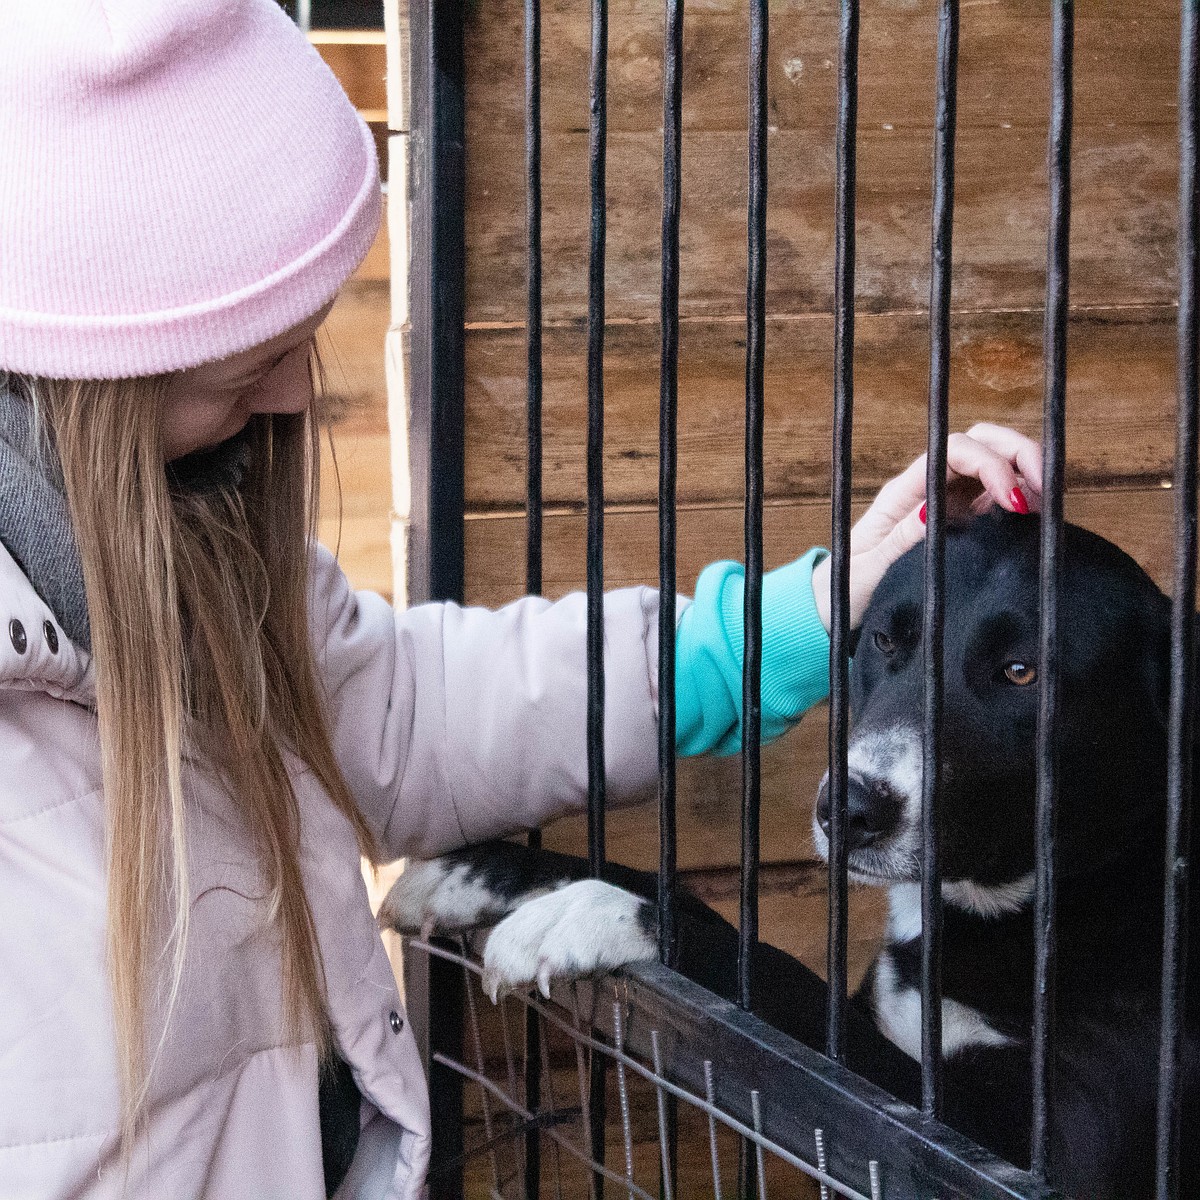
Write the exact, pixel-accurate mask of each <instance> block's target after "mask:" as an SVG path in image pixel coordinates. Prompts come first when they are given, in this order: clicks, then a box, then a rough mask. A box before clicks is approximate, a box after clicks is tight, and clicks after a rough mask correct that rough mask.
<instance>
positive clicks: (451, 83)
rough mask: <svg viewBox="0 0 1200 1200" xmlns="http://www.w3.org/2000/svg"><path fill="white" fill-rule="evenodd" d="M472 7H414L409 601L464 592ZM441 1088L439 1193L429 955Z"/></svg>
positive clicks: (448, 1086)
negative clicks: (467, 46) (467, 33)
mask: <svg viewBox="0 0 1200 1200" xmlns="http://www.w3.org/2000/svg"><path fill="white" fill-rule="evenodd" d="M463 11H464V6H463V5H462V4H461V3H458V2H448V3H439V4H414V5H413V6H412V9H411V32H410V37H411V47H412V49H411V55H412V98H413V130H412V137H411V141H410V155H411V159H412V164H411V168H410V172H409V177H410V178H411V179H415V180H417V181H418V186H417V189H416V192H415V194H414V197H413V263H412V272H411V283H410V303H411V314H412V332H411V335H410V355H411V363H412V400H411V403H412V416H411V423H410V459H409V462H410V469H411V472H412V483H413V488H412V523H411V527H410V534H409V597H408V598H409V600H410V601H412V602H414V603H415V602H420V601H423V600H461V599H462V597H463V507H464V492H463V444H464V439H463V419H464V406H463V379H464V360H463V295H464V290H465V289H464V286H463V285H464V279H465V269H464V261H465V260H464V217H463V203H464V195H465V179H466V174H465V163H464V154H463V137H464V90H463ZM427 994H428V995H430V996H436V997H437V1003H436V1004H431V1005H429V1012H428V1047H427V1050H428V1054H429V1062H430V1071H429V1091H430V1105H431V1108H432V1115H433V1157H434V1161H435V1162H445V1163H459V1164H460V1165H459V1166H457V1167H456V1168H454V1169H452V1170H448V1171H446V1172H445V1173H444V1174H441V1175H439V1176H438V1177H437V1179H436V1180H434V1181H433V1182H432V1184H431V1187H432V1193H431V1194H432V1195H433V1196H434V1197H435V1198H436V1200H459V1198H460V1197H461V1196H462V1195H463V1172H462V1167H461V1161H462V1152H463V1123H462V1101H463V1087H462V1078H461V1076H459V1075H458V1074H456V1073H455V1072H454V1071H450V1070H447V1069H446V1068H445V1067H442V1066H440V1065H439V1064H438V1063H437V1062H436V1061H435V1060H434V1055H437V1054H441V1055H445V1056H447V1057H450V1058H454V1059H461V1058H462V1052H463V1008H464V996H463V981H462V975H461V973H460V972H459V971H458V970H457V969H455V967H454V965H453V964H452V963H448V962H444V961H442V960H439V959H433V960H431V961H430V963H429V970H428V982H427Z"/></svg>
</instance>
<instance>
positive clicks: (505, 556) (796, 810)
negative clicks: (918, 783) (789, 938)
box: [467, 488, 1172, 870]
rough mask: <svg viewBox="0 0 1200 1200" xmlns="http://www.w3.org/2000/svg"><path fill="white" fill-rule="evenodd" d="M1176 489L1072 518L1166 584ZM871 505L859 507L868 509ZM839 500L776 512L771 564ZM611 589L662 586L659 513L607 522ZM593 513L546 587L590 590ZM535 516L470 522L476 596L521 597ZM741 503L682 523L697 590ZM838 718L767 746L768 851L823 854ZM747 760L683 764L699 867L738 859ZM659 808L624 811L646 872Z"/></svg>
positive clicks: (796, 550)
mask: <svg viewBox="0 0 1200 1200" xmlns="http://www.w3.org/2000/svg"><path fill="white" fill-rule="evenodd" d="M1171 500H1172V496H1171V492H1170V491H1169V490H1165V489H1161V488H1148V489H1142V490H1113V491H1079V492H1075V493H1071V494H1069V495H1068V497H1067V517H1068V519H1070V520H1072V521H1075V522H1077V523H1079V524H1082V525H1085V526H1087V527H1088V528H1091V529H1094V530H1096V531H1097V532H1099V533H1102V534H1104V535H1105V536H1106V537H1109V538H1111V539H1112V540H1113V541H1115V542H1116V543H1117V544H1118V545H1120V546H1122V547H1123V548H1124V549H1125V550H1127V551H1128V552H1129V553H1130V554H1132V555H1133V556H1134V558H1136V559H1137V560H1138V561H1139V562H1140V563H1141V564H1142V565H1143V566H1144V567H1145V568H1146V569H1147V570H1148V571H1149V572H1150V574H1151V575H1152V576H1153V577H1154V579H1155V580H1156V581H1158V583H1159V584H1160V585H1164V584H1166V583H1167V582H1168V581H1169V579H1170V570H1171V557H1172V548H1171ZM861 508H862V504H861V503H860V504H859V505H858V506H857V507H856V512H857V511H861ZM828 528H829V517H828V504H827V503H820V502H817V501H810V502H804V503H796V504H789V505H779V506H772V507H769V508H768V509H767V510H766V513H765V520H764V537H765V544H766V559H767V565H768V567H771V566H775V565H778V564H780V563H782V562H784V561H786V560H787V559H789V558H791V557H793V556H794V555H797V554H800V553H802V552H803V551H804V550H806V549H807V548H808V547H809V546H810V545H814V544H821V543H822V542H826V540H827V538H828ZM605 529H606V536H607V542H606V548H605V568H606V571H607V577H606V585H607V586H608V587H621V586H627V585H632V584H638V583H652V582H654V580H655V579H656V577H657V553H658V550H657V545H658V543H657V538H658V531H657V520H656V517H655V515H654V513H653V512H650V511H644V512H633V513H629V512H612V513H610V514H608V516H607V517H606V519H605ZM584 532H585V531H584V518H583V517H582V516H577V515H560V516H553V515H551V516H548V517H547V518H546V522H545V528H544V546H545V552H546V560H545V576H544V578H545V589H546V593H547V594H548V595H552V596H557V595H562V594H563V593H565V592H568V591H573V590H578V589H580V588H582V587H583V580H584ZM523 537H524V522H523V520H521V519H520V518H515V517H504V518H491V519H479V520H470V521H468V522H467V580H468V588H469V596H468V598H469V599H470V600H471V601H472V602H474V603H482V604H488V605H493V606H494V605H497V604H500V603H503V602H504V601H506V600H508V599H511V598H512V597H514V596H516V595H519V594H520V592H521V589H522V582H521V571H522V565H521V564H522V563H523V561H524V558H523V555H522V552H521V547H522V546H523V541H522V539H523ZM741 539H742V514H741V510H740V508H734V507H727V508H701V509H696V508H689V509H684V510H683V511H681V513H680V520H679V581H680V589H681V591H685V592H686V591H690V588H691V585H692V581H694V580H695V578H696V575H697V574H698V572H699V571H700V570H701V568H702V567H703V566H704V565H705V564H707V563H709V562H713V561H716V560H718V559H721V558H737V557H740V554H741ZM826 737H827V718H826V715H825V710H824V709H823V708H820V709H816V710H814V711H813V712H811V713H810V714H809V715H808V716H807V718H806V719H805V720H804V721H802V722H801V723H800V725H799V727H798V728H797V729H796V730H795V731H794V732H792V733H790V734H788V735H787V736H786V737H784V738H782V739H780V740H779V741H777V742H775V743H772V744H771V745H768V746H766V747H765V748H764V750H763V788H762V794H763V807H762V858H763V861H764V862H767V863H779V862H796V861H798V860H803V859H805V858H807V857H810V856H811V855H812V852H813V851H812V839H811V833H810V824H811V819H812V804H813V800H814V797H815V795H816V790H817V786H818V784H819V783H820V780H821V776H822V774H823V773H824V771H825V764H826V755H827V750H826ZM739 796H740V761H739V760H738V758H737V757H732V758H698V759H684V760H681V762H680V766H679V862H680V866H681V867H682V868H684V869H688V870H696V869H701V868H705V869H715V868H721V867H730V866H733V865H734V864H736V862H737V859H738V844H739V842H738V839H739V829H740V825H739V815H738V813H739V809H738V804H739ZM657 826H658V819H657V810H656V809H655V808H654V807H653V806H652V805H644V806H640V807H634V808H629V809H625V810H623V811H619V812H612V813H610V815H609V818H608V850H609V857H610V858H612V859H614V860H615V861H618V862H624V863H628V864H630V865H632V866H637V867H640V868H643V869H646V870H652V869H655V867H656V864H657V861H658V834H657ZM546 844H547V845H549V846H552V847H554V848H555V849H563V850H567V851H569V852H571V853H580V852H582V851H583V849H584V848H585V847H586V845H587V837H586V826H585V822H584V821H583V819H582V818H577V817H571V818H567V819H565V820H563V821H559V822H558V823H556V824H555V825H553V826H551V827H550V828H549V829H548V830H547V831H546Z"/></svg>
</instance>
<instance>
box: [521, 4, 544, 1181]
mask: <svg viewBox="0 0 1200 1200" xmlns="http://www.w3.org/2000/svg"><path fill="white" fill-rule="evenodd" d="M525 237H526V244H527V253H528V264H527V267H526V294H527V298H526V309H525V314H526V315H525V345H526V366H525V412H526V416H525V433H526V442H527V453H526V460H525V590H526V592H527V593H528V594H529V595H531V596H535V595H539V594H540V593H541V590H542V9H541V0H525ZM541 845H542V832H541V830H540V829H535V830H532V831H531V832H530V834H529V848H530V849H531V850H538V849H540V848H541ZM542 1058H543V1054H542V1027H541V1024H540V1022H539V1021H538V1016H537V1013H536V1012H535V1011H534V1010H533V1009H530V1008H527V1009H526V1010H525V1108H526V1109H527V1110H528V1111H529V1112H531V1113H536V1112H537V1111H538V1109H539V1108H540V1107H541V1102H542ZM541 1193H542V1133H541V1128H540V1126H537V1125H533V1126H531V1127H530V1128H529V1129H528V1130H527V1131H526V1134H525V1197H526V1200H538V1198H539V1197H540V1196H541Z"/></svg>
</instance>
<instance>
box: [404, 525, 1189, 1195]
mask: <svg viewBox="0 0 1200 1200" xmlns="http://www.w3.org/2000/svg"><path fill="white" fill-rule="evenodd" d="M1064 540H1065V555H1064V559H1063V564H1062V565H1063V572H1062V574H1063V582H1062V589H1061V597H1060V617H1059V625H1060V639H1061V696H1062V700H1061V708H1060V711H1061V717H1062V719H1061V721H1060V723H1059V732H1058V744H1059V749H1060V763H1061V768H1060V770H1061V782H1060V790H1059V807H1058V851H1057V871H1058V887H1059V895H1058V975H1057V986H1058V992H1057V1031H1058V1036H1057V1043H1056V1046H1057V1051H1056V1061H1055V1064H1054V1070H1055V1085H1056V1107H1055V1112H1054V1122H1053V1126H1052V1128H1051V1131H1050V1132H1051V1141H1050V1155H1051V1162H1052V1167H1053V1174H1054V1178H1055V1182H1056V1183H1057V1184H1058V1185H1059V1186H1060V1187H1062V1188H1063V1189H1064V1190H1065V1191H1066V1192H1067V1193H1068V1194H1070V1195H1073V1196H1076V1197H1079V1198H1081V1200H1082V1198H1085V1197H1086V1198H1087V1200H1102V1198H1111V1200H1138V1198H1140V1197H1148V1196H1150V1195H1152V1194H1153V1186H1152V1180H1153V1156H1154V1144H1155V1136H1154V1123H1155V1094H1156V1081H1157V1061H1158V1043H1159V1017H1158V1008H1159V989H1160V977H1161V957H1162V884H1163V858H1164V813H1165V792H1166V712H1167V692H1168V678H1167V662H1168V651H1169V632H1168V622H1169V604H1168V602H1167V600H1166V598H1165V597H1164V596H1163V595H1162V593H1161V592H1160V591H1159V590H1158V589H1157V588H1156V587H1155V586H1154V584H1153V583H1152V582H1151V580H1150V579H1149V577H1148V576H1147V575H1146V574H1145V573H1144V572H1143V571H1142V570H1141V568H1140V567H1138V566H1137V564H1136V563H1135V562H1134V561H1133V560H1132V559H1130V558H1129V557H1128V556H1127V555H1126V554H1124V553H1123V552H1122V551H1120V550H1119V549H1117V548H1116V547H1115V546H1113V545H1112V544H1111V543H1109V542H1106V541H1105V540H1104V539H1102V538H1100V537H1097V536H1096V535H1094V534H1091V533H1089V532H1087V531H1086V530H1083V529H1079V528H1076V527H1073V526H1069V527H1068V528H1067V529H1066V533H1065V539H1064ZM922 553H923V551H922V549H921V548H920V547H918V548H917V549H916V550H914V551H911V552H910V553H909V554H907V555H906V556H905V557H904V558H902V559H901V560H900V561H899V562H897V563H896V564H895V565H894V566H893V567H892V569H891V570H890V571H889V572H888V574H887V576H886V578H885V579H884V580H883V582H882V584H881V585H880V586H879V588H878V590H877V592H876V594H875V596H874V598H873V600H872V602H871V605H870V608H869V609H868V611H867V613H866V616H865V618H864V621H863V625H862V629H861V634H860V639H859V642H858V645H857V648H856V652H855V655H854V662H853V669H852V675H851V703H852V708H853V727H852V733H851V746H850V773H851V787H850V797H849V831H848V840H849V845H850V848H851V850H850V867H851V874H852V877H853V878H855V879H856V880H859V881H861V882H867V883H874V884H882V885H887V886H889V887H890V918H889V922H888V931H887V940H886V944H885V947H884V949H883V950H882V951H881V952H880V954H879V955H878V957H877V958H876V960H875V963H874V964H873V966H872V968H871V971H870V973H869V975H868V977H867V980H866V981H865V983H864V984H863V987H862V988H861V989H860V991H859V992H858V994H857V995H856V996H855V998H854V1002H853V1003H852V1005H851V1019H850V1026H849V1030H848V1054H849V1060H850V1064H851V1066H853V1067H854V1068H855V1069H856V1070H857V1071H859V1072H861V1073H862V1074H863V1075H865V1076H867V1077H868V1078H870V1079H872V1080H874V1081H875V1082H876V1083H879V1084H880V1085H881V1086H883V1087H885V1088H886V1089H887V1090H888V1091H890V1092H892V1093H893V1094H895V1095H897V1096H899V1097H901V1098H902V1099H906V1100H909V1101H910V1102H915V1101H916V1100H917V1099H918V1098H919V1074H918V1068H917V1062H916V1061H915V1060H916V1059H917V1058H918V1057H919V1054H920V1002H919V991H918V986H919V985H918V980H919V961H920V933H921V917H920V900H919V882H918V880H919V872H920V843H919V828H918V825H919V804H920V791H921V743H920V723H921V697H922V669H923V668H922V654H921V603H922ZM1037 561H1038V523H1037V520H1036V518H1032V517H1023V518H1022V517H1012V516H1008V515H994V516H991V517H987V518H982V519H980V520H977V521H975V522H973V523H972V524H971V525H969V526H967V527H966V528H963V529H959V530H953V531H951V532H950V534H949V536H948V538H947V545H946V584H947V592H946V621H945V629H946V635H945V671H944V689H945V710H944V722H945V724H944V734H943V755H944V765H943V788H942V793H941V795H942V821H941V845H942V864H943V867H942V869H943V877H944V879H945V883H944V886H943V898H944V901H945V931H944V966H943V987H944V996H945V1001H944V1006H943V1017H942V1022H943V1031H944V1032H943V1045H944V1050H945V1054H946V1075H945V1089H946V1109H945V1119H946V1121H947V1123H948V1124H950V1125H952V1126H954V1127H955V1128H957V1129H959V1130H961V1131H962V1132H964V1133H966V1134H968V1135H969V1136H971V1137H973V1138H974V1139H975V1140H977V1141H978V1142H980V1143H981V1144H982V1145H984V1146H986V1147H988V1148H989V1149H991V1150H993V1151H995V1152H997V1153H999V1154H1000V1155H1002V1156H1003V1157H1005V1158H1007V1159H1008V1160H1009V1161H1011V1162H1013V1163H1016V1164H1017V1165H1020V1166H1027V1165H1028V1162H1029V1125H1030V1105H1031V1100H1030V1093H1031V1087H1030V1058H1029V1038H1030V1026H1031V1019H1032V996H1033V920H1032V897H1033V867H1034V839H1033V813H1034V790H1035V783H1034V740H1035V726H1036V720H1037V687H1036V684H1035V680H1036V665H1035V664H1036V662H1037V617H1038V612H1037V608H1038V598H1037V591H1038V588H1037V578H1038V570H1037ZM827 816H828V804H827V799H826V786H825V784H824V783H822V785H821V790H820V793H819V796H818V800H817V806H816V816H815V819H814V836H815V839H816V842H817V848H818V850H819V851H820V852H821V853H822V854H824V853H825V852H826V851H827V841H826V836H825V833H826V829H827ZM584 873H585V871H584V869H583V864H582V863H580V862H579V861H578V860H575V859H570V858H565V857H563V856H560V855H552V854H544V853H541V854H531V853H530V852H528V851H525V850H523V849H521V848H519V847H515V846H512V845H508V844H492V845H488V846H482V847H477V848H474V849H471V850H468V851H465V852H463V853H462V854H459V855H452V856H450V857H448V858H445V859H441V860H437V861H436V862H433V863H427V864H418V865H417V866H416V868H415V869H414V868H411V867H410V869H409V871H408V872H407V873H406V874H405V875H404V876H403V877H402V878H401V880H400V882H399V883H398V884H397V886H396V888H395V889H394V890H393V892H392V893H391V895H390V896H389V897H388V900H387V902H386V904H385V907H384V910H383V913H382V914H381V920H383V921H384V922H385V923H388V924H390V925H392V926H393V927H396V928H400V929H404V930H410V931H411V930H413V929H416V928H421V927H425V928H426V929H428V928H430V927H436V928H438V929H440V930H463V929H467V928H472V927H476V926H479V925H486V924H490V923H493V922H495V921H497V920H500V918H505V919H504V920H503V921H501V923H500V925H499V926H498V928H497V929H496V930H495V931H494V932H493V933H492V935H491V937H490V938H489V940H488V942H487V946H486V949H485V966H486V967H487V971H488V979H489V980H490V984H491V987H492V988H493V990H495V989H496V988H498V987H500V986H504V987H517V986H528V985H529V984H530V983H533V982H539V983H541V984H542V985H543V987H544V986H545V984H546V981H547V980H548V978H549V977H551V976H560V975H580V974H585V973H590V972H593V971H598V970H608V969H612V968H615V967H617V966H620V965H622V964H625V963H629V962H634V961H639V960H645V959H651V958H654V957H655V956H656V948H655V925H656V920H655V917H656V914H655V911H654V909H653V907H652V905H651V904H650V903H649V898H651V897H653V896H654V895H655V891H654V877H653V876H651V875H644V874H640V873H636V872H628V871H622V870H620V869H617V870H614V871H613V872H612V874H611V879H612V883H614V884H618V885H620V886H621V887H622V888H625V889H628V891H621V890H618V889H617V888H616V887H613V886H612V885H611V884H609V883H601V882H598V881H583V882H571V881H573V880H580V878H581V876H582V875H583V874H584ZM630 893H634V894H630ZM1197 894H1198V891H1197V889H1193V891H1192V895H1193V896H1196V895H1197ZM641 897H645V898H646V899H642V898H641ZM1195 907H1198V906H1197V905H1193V908H1195ZM506 914H511V915H506ZM679 927H680V947H679V960H680V969H681V970H682V971H683V973H684V974H686V975H688V976H690V977H691V978H693V979H695V980H696V981H697V982H699V983H701V984H703V985H704V986H706V987H708V988H710V989H711V990H713V991H715V992H717V993H719V994H721V995H724V996H726V997H731V996H732V995H733V994H734V991H735V983H736V980H735V958H736V935H735V932H734V930H733V929H732V927H731V926H729V925H728V924H727V923H726V922H724V921H723V920H722V919H721V918H720V917H718V916H716V915H715V914H714V913H712V912H711V911H710V910H708V909H707V908H705V907H704V906H703V905H702V904H700V903H699V902H698V901H696V900H694V899H688V900H687V901H686V903H685V905H684V910H683V912H682V914H681V919H680V922H679ZM1198 941H1200V939H1197V938H1193V939H1192V942H1191V944H1192V946H1193V947H1194V946H1196V945H1197V944H1198ZM1192 957H1193V958H1194V957H1195V955H1193V956H1192ZM755 978H756V979H757V980H759V981H760V983H759V985H758V994H757V995H756V997H755V1005H754V1007H755V1011H756V1012H758V1013H759V1014H760V1015H761V1016H763V1017H764V1018H765V1019H766V1020H768V1021H769V1022H771V1023H772V1024H773V1025H775V1026H777V1027H778V1028H779V1029H781V1030H783V1031H784V1032H786V1033H789V1034H791V1035H792V1036H794V1037H797V1038H799V1039H801V1040H803V1041H804V1042H806V1043H807V1044H809V1045H811V1046H815V1047H821V1046H822V1045H823V1039H824V1025H823V1020H824V1016H823V1015H824V984H823V983H822V982H821V981H820V980H819V979H818V978H817V977H816V976H815V975H813V974H812V973H811V972H809V971H808V970H807V969H806V968H805V967H803V966H802V965H801V964H799V963H797V962H795V960H793V959H791V958H789V957H788V956H786V955H784V954H782V953H781V952H779V951H777V950H774V949H773V948H771V947H766V946H764V947H762V948H761V951H760V958H759V960H758V962H757V963H756V970H755ZM1193 978H1194V974H1193ZM1190 995H1191V996H1195V995H1196V991H1195V987H1193V988H1192V989H1191V992H1190ZM1198 1016H1200V1004H1197V1003H1196V1002H1193V1001H1189V1004H1188V1008H1187V1014H1186V1029H1185V1053H1184V1064H1183V1077H1184V1088H1185V1103H1184V1117H1183V1120H1184V1135H1183V1142H1182V1145H1183V1155H1184V1163H1183V1179H1182V1188H1181V1195H1184V1196H1200V1154H1198V1153H1197V1152H1196V1151H1195V1150H1194V1148H1193V1147H1194V1143H1195V1141H1196V1137H1197V1134H1200V1088H1198V1087H1197V1071H1198V1067H1200V1062H1198V1054H1197V1049H1198V1047H1200V1039H1198V1038H1197V1033H1198V1025H1197V1018H1198Z"/></svg>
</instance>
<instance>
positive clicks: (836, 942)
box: [825, 0, 859, 1060]
mask: <svg viewBox="0 0 1200 1200" xmlns="http://www.w3.org/2000/svg"><path fill="white" fill-rule="evenodd" d="M858 24H859V16H858V0H842V7H841V22H840V25H839V37H838V47H839V50H838V115H837V187H836V196H835V201H834V207H835V210H836V211H835V230H834V326H833V499H832V505H833V513H832V517H833V562H832V563H831V567H832V571H831V575H830V580H831V583H830V615H831V621H830V625H831V629H830V634H831V640H830V647H829V931H828V944H827V952H826V955H827V956H826V964H827V971H828V977H829V1008H828V1012H827V1014H826V1035H825V1043H826V1045H825V1050H826V1053H827V1054H828V1055H829V1057H830V1058H832V1059H835V1060H840V1059H841V1058H842V1055H843V1054H844V1052H845V1022H846V991H847V984H846V931H847V923H848V915H847V909H846V893H847V879H846V873H847V849H846V832H845V830H846V805H847V796H848V789H849V770H848V767H847V754H848V744H849V729H850V655H849V652H848V646H849V639H850V496H851V488H852V482H851V475H852V462H853V448H852V438H853V430H854V213H855V179H856V159H857V137H858V132H857V131H858Z"/></svg>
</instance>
